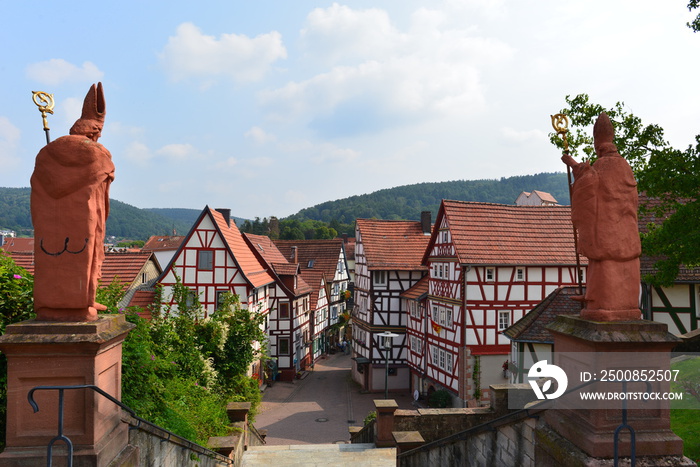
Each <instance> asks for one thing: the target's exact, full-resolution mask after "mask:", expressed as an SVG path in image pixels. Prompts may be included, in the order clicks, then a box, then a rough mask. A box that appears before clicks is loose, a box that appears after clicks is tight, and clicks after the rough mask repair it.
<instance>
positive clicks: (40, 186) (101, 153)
mask: <svg viewBox="0 0 700 467" xmlns="http://www.w3.org/2000/svg"><path fill="white" fill-rule="evenodd" d="M112 180H114V164H113V163H112V156H111V154H110V153H109V151H107V149H106V148H105V147H104V146H102V145H101V144H100V143H97V142H95V141H92V140H91V139H89V138H87V137H85V136H81V135H70V136H63V137H61V138H58V139H56V140H55V141H53V142H51V143H49V144H48V145H46V146H45V147H44V148H42V149H41V151H40V152H39V154H38V155H37V157H36V163H35V167H34V173H33V174H32V178H31V185H32V194H31V211H32V220H33V223H34V244H35V247H34V310H35V311H36V313H37V319H38V320H51V321H54V320H55V321H91V320H94V319H97V311H96V309H95V292H96V290H97V285H98V281H99V279H100V276H101V267H102V262H103V260H104V236H105V222H106V220H107V216H108V215H109V186H110V184H111V182H112Z"/></svg>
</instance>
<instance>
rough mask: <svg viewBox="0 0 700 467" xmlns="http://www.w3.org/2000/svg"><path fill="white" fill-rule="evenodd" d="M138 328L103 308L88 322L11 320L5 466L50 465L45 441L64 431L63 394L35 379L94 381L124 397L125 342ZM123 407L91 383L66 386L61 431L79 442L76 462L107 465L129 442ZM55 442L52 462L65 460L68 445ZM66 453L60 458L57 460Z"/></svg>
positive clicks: (5, 346)
mask: <svg viewBox="0 0 700 467" xmlns="http://www.w3.org/2000/svg"><path fill="white" fill-rule="evenodd" d="M132 327H133V325H132V324H131V323H128V322H126V320H125V319H124V316H123V315H101V316H100V317H99V318H98V319H97V321H92V322H89V323H88V322H85V323H66V322H45V321H44V322H41V321H34V320H31V321H24V322H22V323H18V324H12V325H10V326H8V327H7V329H6V333H5V335H4V336H2V337H0V350H2V352H4V353H5V355H6V356H7V361H8V370H7V436H6V449H5V451H4V452H3V453H2V454H0V466H25V465H26V466H29V465H32V466H35V465H46V456H47V446H48V445H49V442H50V441H51V439H52V438H54V437H55V436H57V434H58V426H59V425H58V417H59V415H58V407H59V395H58V391H56V390H39V391H35V392H34V400H35V401H36V403H37V405H38V406H39V411H38V412H37V413H34V411H33V409H32V407H31V406H30V405H29V403H28V401H27V394H28V393H29V391H30V390H31V389H32V388H35V387H36V386H74V385H95V386H97V387H99V388H100V389H102V390H103V391H105V392H107V393H108V394H110V395H111V396H112V397H114V398H116V399H120V398H121V376H122V375H121V359H122V342H123V341H124V339H125V338H126V335H127V333H128V332H129V330H130V329H131V328H132ZM120 413H121V409H120V408H119V407H118V406H117V405H115V404H114V403H113V402H111V401H110V400H108V399H106V398H105V397H103V396H101V395H100V394H98V393H96V392H94V391H92V390H90V389H67V390H65V391H64V401H63V435H64V436H66V437H68V438H69V439H70V440H71V442H72V443H73V449H74V453H73V459H74V461H73V465H75V466H76V467H77V466H82V465H85V466H87V465H89V466H101V465H107V464H108V463H109V462H111V461H112V460H113V459H114V458H115V457H117V455H118V454H119V453H120V452H121V451H122V449H123V448H124V447H125V446H126V445H127V444H128V429H127V425H126V424H124V423H122V422H121V419H120ZM65 446H66V444H65V443H64V442H63V441H57V442H55V443H54V448H53V453H54V456H53V458H54V465H64V464H63V462H64V460H65V458H66V452H67V449H66V448H65ZM59 459H60V460H59Z"/></svg>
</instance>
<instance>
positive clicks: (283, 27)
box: [0, 0, 700, 218]
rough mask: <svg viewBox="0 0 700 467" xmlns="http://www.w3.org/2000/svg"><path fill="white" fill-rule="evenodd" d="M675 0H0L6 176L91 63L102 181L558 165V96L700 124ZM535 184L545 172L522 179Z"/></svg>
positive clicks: (479, 171) (66, 106) (6, 178)
mask: <svg viewBox="0 0 700 467" xmlns="http://www.w3.org/2000/svg"><path fill="white" fill-rule="evenodd" d="M687 3H688V2H687V0H676V1H671V2H666V1H664V2H660V1H658V0H642V1H639V0H635V1H632V0H629V1H628V0H590V1H586V2H582V1H566V0H558V1H553V0H520V1H505V0H503V1H499V0H444V1H441V0H433V1H413V0H385V1H378V0H375V1H352V2H332V1H322V0H316V1H304V0H294V1H292V0H275V1H273V0H270V1H265V0H260V1H254V2H253V1H236V0H228V1H220V2H213V1H199V2H192V1H188V2H184V1H169V2H157V1H128V0H125V1H120V2H78V1H64V2H49V1H34V2H20V1H16V0H15V1H6V0H0V44H2V48H0V58H1V59H0V167H1V169H0V186H10V187H21V186H29V178H30V176H31V172H32V169H33V165H34V157H35V156H36V153H37V152H38V151H39V149H40V148H41V147H42V145H43V144H44V143H45V140H44V135H43V131H42V128H41V117H40V114H39V112H38V110H37V109H36V106H35V105H34V104H33V103H32V100H31V91H39V90H40V91H45V92H49V93H53V94H54V95H55V99H56V109H55V114H54V115H53V116H49V122H50V126H51V136H52V138H57V137H59V136H62V135H65V134H67V133H68V129H69V128H70V126H71V125H72V123H73V122H74V121H75V119H77V118H78V117H79V114H80V108H81V105H82V100H83V97H84V96H85V93H86V92H87V90H88V88H89V86H90V85H91V84H92V83H93V82H97V81H102V83H103V85H104V89H105V97H106V102H107V117H106V124H105V129H104V131H103V137H102V139H101V140H100V142H101V143H103V144H104V145H105V146H106V147H107V149H109V150H110V151H111V153H112V157H113V159H114V162H115V165H116V168H117V173H116V180H115V182H114V183H113V185H112V193H111V195H112V197H113V198H115V199H118V200H120V201H124V202H126V203H129V204H132V205H134V206H137V207H140V208H149V207H186V208H195V209H201V208H203V207H204V206H205V205H207V204H208V205H210V206H212V207H229V208H231V209H232V211H233V213H234V215H236V216H241V217H248V218H252V217H256V216H259V217H267V216H270V215H275V216H278V217H284V216H287V215H290V214H293V213H295V212H297V211H298V210H299V209H302V208H305V207H309V206H312V205H314V204H318V203H320V202H323V201H327V200H333V199H338V198H344V197H347V196H351V195H356V194H363V193H369V192H372V191H375V190H379V189H382V188H389V187H393V186H399V185H405V184H410V183H419V182H428V181H446V180H456V179H467V180H474V179H483V178H500V177H507V176H512V175H524V174H532V173H538V172H544V171H547V172H551V171H563V170H564V167H563V164H562V163H561V162H560V161H559V154H558V152H557V150H556V149H554V148H553V147H551V146H550V145H549V143H548V141H547V134H548V133H549V131H550V118H549V115H550V114H552V113H556V112H557V111H558V110H559V109H561V108H562V107H563V106H564V97H565V96H566V95H567V94H571V95H575V94H578V93H583V92H585V93H588V94H590V96H591V99H592V100H593V101H596V102H599V103H601V104H603V105H606V106H611V105H613V104H614V103H615V102H617V101H624V102H625V103H626V104H627V106H628V109H629V110H630V111H631V112H633V113H635V114H637V115H638V116H640V117H641V118H642V119H643V120H644V121H645V122H648V123H652V122H653V123H658V124H660V125H661V126H663V127H664V128H665V129H666V135H667V138H668V139H669V140H670V141H671V142H672V143H673V144H675V145H677V146H679V147H686V146H687V145H688V144H691V143H692V142H693V137H694V135H695V134H698V133H700V93H698V92H697V89H698V88H697V80H698V76H700V60H698V57H700V34H693V33H692V31H691V30H690V29H688V28H687V27H686V26H685V23H686V22H687V21H689V20H690V19H691V18H692V16H693V15H692V14H691V13H689V12H688V10H687V8H686V5H687ZM532 188H533V189H537V187H532Z"/></svg>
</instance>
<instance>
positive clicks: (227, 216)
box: [216, 208, 231, 227]
mask: <svg viewBox="0 0 700 467" xmlns="http://www.w3.org/2000/svg"><path fill="white" fill-rule="evenodd" d="M216 211H217V212H218V213H220V214H221V215H222V216H224V219H226V225H228V226H229V227H231V210H230V209H226V208H216Z"/></svg>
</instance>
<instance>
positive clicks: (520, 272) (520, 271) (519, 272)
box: [515, 268, 525, 282]
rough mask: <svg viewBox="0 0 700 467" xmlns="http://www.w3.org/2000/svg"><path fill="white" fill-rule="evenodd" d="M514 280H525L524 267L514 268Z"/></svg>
mask: <svg viewBox="0 0 700 467" xmlns="http://www.w3.org/2000/svg"><path fill="white" fill-rule="evenodd" d="M515 280H516V281H518V282H522V281H524V280H525V268H515Z"/></svg>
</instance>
